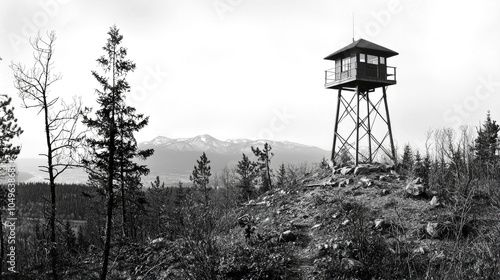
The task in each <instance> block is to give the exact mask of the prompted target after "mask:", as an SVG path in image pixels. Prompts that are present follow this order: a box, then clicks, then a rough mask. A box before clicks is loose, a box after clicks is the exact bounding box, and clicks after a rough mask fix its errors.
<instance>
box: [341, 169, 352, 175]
mask: <svg viewBox="0 0 500 280" xmlns="http://www.w3.org/2000/svg"><path fill="white" fill-rule="evenodd" d="M353 170H354V169H353V168H352V167H342V168H341V169H340V174H342V175H349V174H352V172H353Z"/></svg>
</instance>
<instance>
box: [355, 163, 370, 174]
mask: <svg viewBox="0 0 500 280" xmlns="http://www.w3.org/2000/svg"><path fill="white" fill-rule="evenodd" d="M368 173H370V169H369V168H368V167H367V166H364V165H358V166H356V169H354V175H360V174H368Z"/></svg>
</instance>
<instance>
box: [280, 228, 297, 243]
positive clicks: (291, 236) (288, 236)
mask: <svg viewBox="0 0 500 280" xmlns="http://www.w3.org/2000/svg"><path fill="white" fill-rule="evenodd" d="M295 240H297V234H295V233H294V232H293V231H291V230H286V231H284V232H282V233H281V234H280V237H279V239H278V241H281V242H290V241H295Z"/></svg>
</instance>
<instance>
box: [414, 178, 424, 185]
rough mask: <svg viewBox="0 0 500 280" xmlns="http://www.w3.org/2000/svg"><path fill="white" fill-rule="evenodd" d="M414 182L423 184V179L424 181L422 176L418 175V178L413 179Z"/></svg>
mask: <svg viewBox="0 0 500 280" xmlns="http://www.w3.org/2000/svg"><path fill="white" fill-rule="evenodd" d="M412 183H413V184H422V183H423V181H422V178H420V177H417V178H415V179H413V181H412Z"/></svg>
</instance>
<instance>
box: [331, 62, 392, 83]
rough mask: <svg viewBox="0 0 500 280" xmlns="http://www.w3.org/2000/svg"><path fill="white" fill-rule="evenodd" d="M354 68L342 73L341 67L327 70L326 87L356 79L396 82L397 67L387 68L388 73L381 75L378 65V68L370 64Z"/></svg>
mask: <svg viewBox="0 0 500 280" xmlns="http://www.w3.org/2000/svg"><path fill="white" fill-rule="evenodd" d="M351 65H352V64H351ZM353 66H354V67H352V68H351V67H349V68H348V69H347V70H345V71H341V69H340V67H334V68H331V69H328V70H325V85H330V84H339V83H341V82H343V81H348V80H353V79H356V78H368V79H375V80H382V81H396V67H393V66H386V73H383V72H382V73H381V71H380V70H379V66H378V65H377V66H376V67H370V66H369V64H367V65H366V66H365V67H360V68H357V67H355V65H353Z"/></svg>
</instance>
